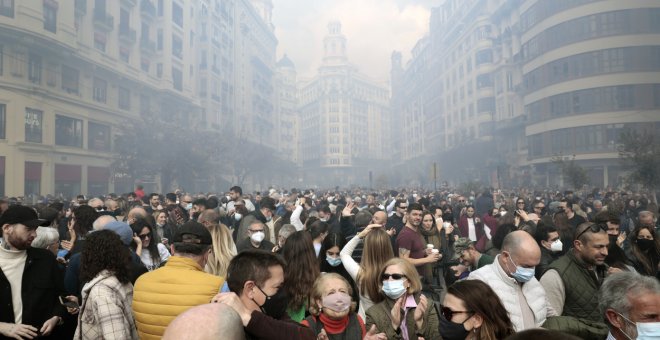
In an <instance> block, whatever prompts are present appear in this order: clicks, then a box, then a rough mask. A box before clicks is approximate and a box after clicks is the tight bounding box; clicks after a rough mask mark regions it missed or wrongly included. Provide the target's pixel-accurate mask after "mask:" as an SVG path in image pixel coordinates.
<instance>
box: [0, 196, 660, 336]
mask: <svg viewBox="0 0 660 340" xmlns="http://www.w3.org/2000/svg"><path fill="white" fill-rule="evenodd" d="M655 197H656V196H655V194H645V193H634V192H630V191H615V190H599V189H594V190H592V191H590V192H575V193H574V192H571V191H564V192H558V191H551V190H544V191H528V190H525V189H520V190H512V191H507V192H503V191H502V190H494V189H492V188H488V189H483V190H482V191H481V192H459V191H458V190H450V189H442V190H437V191H426V190H411V189H407V190H401V191H395V190H389V191H385V190H381V191H374V190H363V189H352V190H344V191H341V190H339V189H335V190H296V189H291V190H284V189H279V190H278V189H270V190H269V191H267V192H254V193H244V192H243V191H242V189H241V188H240V187H238V186H233V187H231V188H230V189H229V191H228V192H227V193H218V194H210V193H208V194H201V193H200V194H188V193H183V192H180V191H178V190H177V191H176V192H171V193H165V194H164V195H163V194H160V193H151V194H145V193H144V190H143V189H142V187H138V188H137V189H136V190H135V191H134V192H131V193H127V194H124V195H115V194H108V195H105V196H102V197H92V198H88V197H85V196H82V195H81V196H78V197H77V198H76V199H73V200H70V201H62V200H57V199H54V198H52V197H41V198H39V200H38V202H37V203H36V204H33V205H28V204H24V203H23V202H21V200H20V199H17V198H10V199H5V200H0V225H1V226H2V242H1V244H0V339H34V338H37V337H40V338H46V339H161V338H163V339H406V340H409V339H414V340H419V339H427V340H429V339H449V340H453V339H461V340H463V339H484V340H494V339H523V338H525V339H529V338H532V339H608V340H609V339H617V340H623V339H660V239H658V232H660V221H659V219H658V214H659V210H658V204H657V201H656V198H655Z"/></svg>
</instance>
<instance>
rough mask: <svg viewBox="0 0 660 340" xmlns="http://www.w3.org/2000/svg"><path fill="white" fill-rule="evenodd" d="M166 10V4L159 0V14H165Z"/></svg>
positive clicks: (160, 15)
mask: <svg viewBox="0 0 660 340" xmlns="http://www.w3.org/2000/svg"><path fill="white" fill-rule="evenodd" d="M164 10H165V4H164V3H163V0H158V16H159V17H162V16H163V11H164Z"/></svg>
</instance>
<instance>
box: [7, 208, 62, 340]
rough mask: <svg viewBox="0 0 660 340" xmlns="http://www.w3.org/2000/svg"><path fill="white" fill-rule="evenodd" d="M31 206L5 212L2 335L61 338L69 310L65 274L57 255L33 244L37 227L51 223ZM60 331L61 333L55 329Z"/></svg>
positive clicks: (29, 337) (16, 337) (17, 337)
mask: <svg viewBox="0 0 660 340" xmlns="http://www.w3.org/2000/svg"><path fill="white" fill-rule="evenodd" d="M47 224H48V221H46V220H41V219H39V218H38V217H37V213H36V212H35V211H34V210H33V209H32V208H29V207H25V206H19V205H15V206H11V207H9V208H8V209H7V211H6V212H5V213H4V214H2V217H1V218H0V225H2V245H0V270H1V272H0V292H1V293H0V305H1V307H0V334H2V336H3V337H7V338H15V339H22V338H28V339H32V338H36V337H37V336H40V337H42V338H45V339H57V338H58V335H57V334H54V331H55V330H56V328H55V327H56V326H57V325H59V324H61V322H62V317H63V316H64V315H65V314H66V310H65V309H64V307H62V306H61V305H60V304H59V302H58V297H59V296H60V295H62V294H64V284H63V282H64V281H63V278H62V273H61V272H60V270H59V268H58V266H57V261H56V260H55V256H54V255H53V254H52V253H51V252H50V251H48V250H46V249H38V248H32V247H31V246H30V245H31V243H32V240H34V238H35V237H36V235H37V231H36V230H37V227H39V226H41V225H47ZM55 333H57V332H55Z"/></svg>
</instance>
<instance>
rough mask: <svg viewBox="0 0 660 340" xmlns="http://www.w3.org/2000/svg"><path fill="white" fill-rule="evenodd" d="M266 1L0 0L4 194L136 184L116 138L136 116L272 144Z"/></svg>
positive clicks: (271, 42)
mask: <svg viewBox="0 0 660 340" xmlns="http://www.w3.org/2000/svg"><path fill="white" fill-rule="evenodd" d="M269 3H270V1H267V0H259V1H257V0H254V1H250V0H227V1H218V0H199V1H198V0H194V1H193V0H112V1H109V0H75V1H74V0H67V1H61V0H43V1H15V0H9V1H0V196H22V195H30V194H36V195H39V194H41V195H46V194H56V195H59V194H62V195H64V196H67V197H71V196H74V195H77V194H80V193H83V194H90V195H98V194H101V193H108V192H127V191H130V190H132V189H133V184H134V182H133V179H127V178H125V177H124V176H122V174H118V173H116V172H115V171H114V170H113V168H112V164H113V162H114V160H115V159H116V153H115V147H114V141H115V137H116V136H118V135H121V132H122V129H123V127H124V126H125V125H126V124H130V122H131V121H133V120H136V119H139V118H140V117H147V119H163V120H167V121H170V122H177V124H182V125H186V126H190V127H192V128H194V129H213V130H218V131H230V132H232V133H237V134H238V133H244V134H245V135H248V136H250V137H249V138H250V139H251V140H253V141H258V142H262V143H264V144H265V145H275V142H274V141H275V137H274V136H275V134H274V133H273V132H271V131H272V130H273V126H274V123H273V119H274V118H273V115H274V109H273V108H274V106H275V101H276V99H277V98H276V96H275V94H274V90H273V82H274V74H275V46H276V44H277V40H276V39H275V37H274V35H273V26H272V23H270V14H269V11H270V10H272V4H270V6H268V4H269ZM252 122H259V123H260V124H257V125H256V126H257V127H258V130H256V131H255V130H251V129H248V127H249V124H251V123H252ZM223 129H226V130H223ZM228 138H229V137H228ZM155 177H157V176H155ZM156 188H157V187H156Z"/></svg>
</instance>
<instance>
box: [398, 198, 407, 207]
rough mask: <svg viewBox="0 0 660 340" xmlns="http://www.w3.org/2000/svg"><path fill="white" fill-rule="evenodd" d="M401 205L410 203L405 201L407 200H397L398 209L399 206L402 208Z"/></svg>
mask: <svg viewBox="0 0 660 340" xmlns="http://www.w3.org/2000/svg"><path fill="white" fill-rule="evenodd" d="M401 203H408V201H407V200H405V199H401V198H399V199H398V200H396V207H397V208H398V207H399V206H401Z"/></svg>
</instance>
